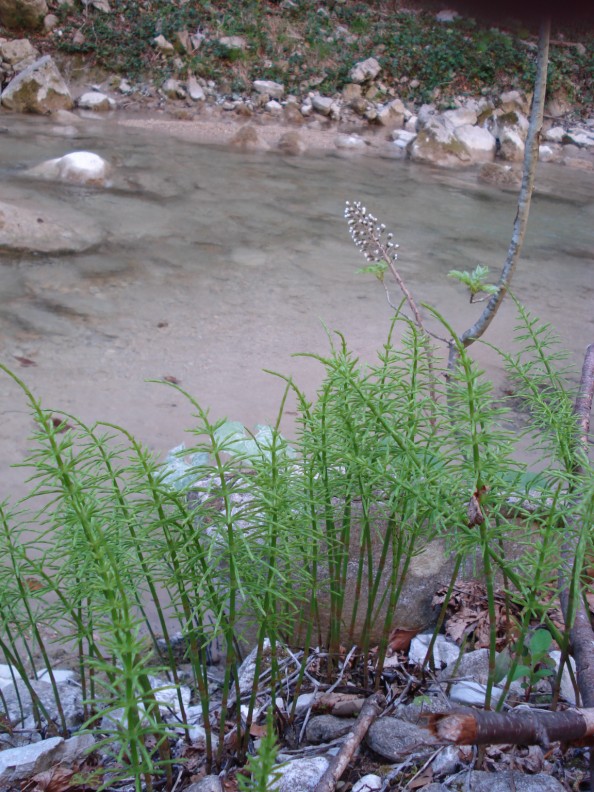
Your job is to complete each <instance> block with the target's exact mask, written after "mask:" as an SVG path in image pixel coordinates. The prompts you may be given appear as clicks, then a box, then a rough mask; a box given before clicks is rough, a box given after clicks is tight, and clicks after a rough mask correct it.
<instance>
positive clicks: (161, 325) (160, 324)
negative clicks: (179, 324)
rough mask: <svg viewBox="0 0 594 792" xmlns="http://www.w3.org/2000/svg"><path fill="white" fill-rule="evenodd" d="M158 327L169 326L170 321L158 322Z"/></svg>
mask: <svg viewBox="0 0 594 792" xmlns="http://www.w3.org/2000/svg"><path fill="white" fill-rule="evenodd" d="M157 327H169V322H157Z"/></svg>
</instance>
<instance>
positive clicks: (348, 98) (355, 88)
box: [342, 83, 362, 103]
mask: <svg viewBox="0 0 594 792" xmlns="http://www.w3.org/2000/svg"><path fill="white" fill-rule="evenodd" d="M361 95H362V89H361V86H360V85H358V84H357V83H347V84H346V85H345V86H344V88H343V89H342V98H343V100H344V101H345V102H347V103H348V102H352V101H353V99H358V98H359V97H360V96H361Z"/></svg>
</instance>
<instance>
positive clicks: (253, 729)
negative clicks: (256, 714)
mask: <svg viewBox="0 0 594 792" xmlns="http://www.w3.org/2000/svg"><path fill="white" fill-rule="evenodd" d="M250 734H251V736H252V737H265V736H266V724H265V723H263V724H261V725H260V724H259V723H252V725H251V726H250Z"/></svg>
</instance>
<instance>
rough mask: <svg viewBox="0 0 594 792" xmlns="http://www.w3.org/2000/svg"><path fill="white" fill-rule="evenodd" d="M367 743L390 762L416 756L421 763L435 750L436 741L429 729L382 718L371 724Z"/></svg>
mask: <svg viewBox="0 0 594 792" xmlns="http://www.w3.org/2000/svg"><path fill="white" fill-rule="evenodd" d="M365 742H366V743H367V745H368V746H369V747H370V748H371V750H372V751H375V753H377V754H379V755H380V756H382V757H383V758H384V759H388V761H390V762H403V761H404V760H405V759H406V758H407V757H410V756H411V755H412V754H414V755H415V756H416V757H418V759H419V760H420V761H422V760H423V757H425V758H427V757H428V756H429V755H430V754H432V753H433V752H434V750H435V743H436V739H435V737H433V736H432V734H431V732H430V731H429V730H428V729H422V728H420V727H419V726H415V724H413V723H409V722H406V721H402V720H399V719H398V718H380V719H379V720H376V721H375V723H372V724H371V727H370V729H369V731H368V732H367V736H366V738H365Z"/></svg>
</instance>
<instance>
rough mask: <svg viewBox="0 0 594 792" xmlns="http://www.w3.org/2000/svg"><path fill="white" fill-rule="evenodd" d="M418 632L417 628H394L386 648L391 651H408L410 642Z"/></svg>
mask: <svg viewBox="0 0 594 792" xmlns="http://www.w3.org/2000/svg"><path fill="white" fill-rule="evenodd" d="M418 633H419V630H402V629H399V628H397V629H395V630H392V632H391V633H390V637H389V639H388V648H389V649H391V650H392V651H393V652H408V650H409V648H410V642H411V641H412V639H413V638H414V637H415V635H417V634H418Z"/></svg>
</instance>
